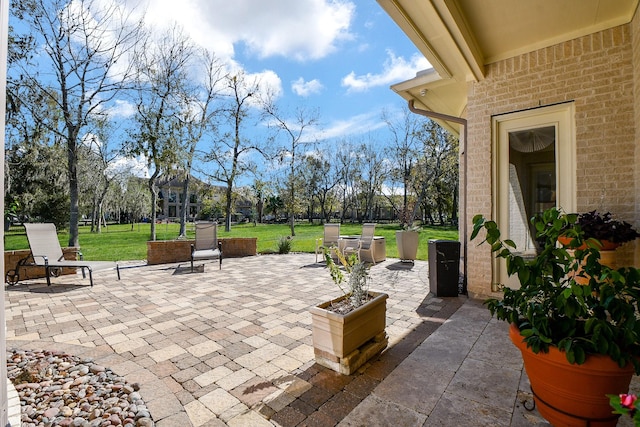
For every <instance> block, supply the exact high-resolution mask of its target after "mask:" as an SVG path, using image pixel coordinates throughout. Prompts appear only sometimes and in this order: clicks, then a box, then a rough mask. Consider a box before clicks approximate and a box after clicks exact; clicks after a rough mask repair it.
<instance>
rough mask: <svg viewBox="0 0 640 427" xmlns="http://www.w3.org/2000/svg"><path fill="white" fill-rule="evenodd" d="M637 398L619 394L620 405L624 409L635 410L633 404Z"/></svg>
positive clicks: (633, 395)
mask: <svg viewBox="0 0 640 427" xmlns="http://www.w3.org/2000/svg"><path fill="white" fill-rule="evenodd" d="M637 399H638V398H637V397H636V395H635V394H621V395H620V403H621V404H622V406H624V407H625V408H629V409H635V402H636V400H637Z"/></svg>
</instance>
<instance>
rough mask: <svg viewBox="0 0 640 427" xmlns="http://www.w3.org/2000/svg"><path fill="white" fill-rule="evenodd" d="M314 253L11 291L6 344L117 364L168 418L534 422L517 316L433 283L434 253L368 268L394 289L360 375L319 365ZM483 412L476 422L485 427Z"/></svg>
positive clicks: (325, 284)
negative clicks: (432, 287)
mask: <svg viewBox="0 0 640 427" xmlns="http://www.w3.org/2000/svg"><path fill="white" fill-rule="evenodd" d="M314 261H315V255H313V254H289V255H264V256H255V257H247V258H232V259H225V260H224V262H223V267H222V270H218V268H217V265H215V261H213V262H211V263H207V264H206V265H205V269H204V272H196V273H190V272H189V269H188V265H187V264H188V263H183V264H182V265H178V264H171V265H155V266H147V265H142V264H140V263H139V264H137V265H136V264H130V265H125V268H123V269H122V270H121V274H122V280H120V281H118V280H117V279H116V275H115V272H113V271H102V272H98V273H96V274H95V277H94V281H95V286H94V287H93V288H91V287H89V286H88V279H82V277H81V275H76V276H63V277H59V278H55V279H53V286H51V287H47V286H46V281H45V280H44V279H40V280H32V281H27V282H21V283H20V284H19V285H17V286H11V287H8V288H6V292H5V295H6V301H5V303H6V320H7V347H8V348H21V349H33V350H39V349H45V350H59V351H64V352H67V353H70V354H74V355H77V356H82V357H91V358H93V359H94V360H95V361H96V363H99V364H100V365H103V366H106V367H109V368H111V369H112V370H113V371H114V372H116V373H117V374H118V375H122V376H124V377H125V378H126V380H127V381H129V382H138V383H139V384H140V385H141V389H140V393H141V395H142V398H143V399H144V401H145V403H146V404H147V406H148V408H149V410H150V412H151V415H152V417H153V418H154V421H155V424H156V426H158V427H169V426H176V427H183V426H191V425H192V426H224V425H229V426H251V427H253V426H258V427H259V426H273V425H276V426H335V425H340V426H360V425H362V426H364V425H366V426H376V425H377V426H387V425H398V426H414V425H415V426H437V425H439V426H447V425H451V426H454V425H455V426H464V425H468V426H477V425H496V426H529V425H548V424H546V423H544V421H543V420H541V419H540V417H539V415H538V414H537V412H536V411H533V412H527V411H525V410H524V409H523V408H522V404H521V402H522V400H523V399H526V398H527V397H528V396H529V395H528V392H527V390H528V383H527V380H526V374H524V373H523V369H522V363H521V361H520V357H519V354H518V353H517V350H516V349H515V347H513V346H512V345H511V344H510V343H509V342H508V337H507V333H506V330H507V327H506V325H505V324H503V323H502V322H497V321H496V320H495V319H493V320H492V319H491V318H490V316H489V314H488V311H487V310H486V309H485V308H484V307H482V306H481V304H480V303H479V302H478V301H473V300H469V299H467V298H466V297H464V296H460V297H457V298H436V297H434V296H433V294H429V278H428V263H427V262H420V261H418V262H416V263H415V265H411V264H402V263H400V262H399V261H398V260H395V259H389V260H387V261H385V262H383V263H379V264H377V265H375V266H373V267H372V268H371V275H372V285H371V288H372V289H374V290H379V291H383V292H386V293H388V294H389V299H388V300H387V328H386V330H387V334H388V335H389V347H388V348H387V350H385V351H384V352H383V353H382V354H381V355H380V356H379V357H377V358H375V359H374V360H372V361H370V362H369V363H368V364H366V365H365V366H363V367H362V368H361V369H360V370H359V371H358V372H357V373H356V374H354V375H351V376H344V375H339V374H337V373H335V372H333V371H331V370H328V369H326V368H324V367H321V366H319V365H317V364H315V363H314V360H313V348H312V342H311V315H310V314H309V312H308V309H309V307H310V306H312V305H316V304H319V303H321V302H323V301H326V300H328V299H331V298H335V297H336V296H338V295H339V290H338V289H337V288H336V286H335V285H334V284H333V283H332V282H331V280H330V278H329V274H328V272H327V270H326V267H325V266H324V264H321V263H315V262H314ZM478 423H480V424H478Z"/></svg>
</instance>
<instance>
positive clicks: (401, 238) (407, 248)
mask: <svg viewBox="0 0 640 427" xmlns="http://www.w3.org/2000/svg"><path fill="white" fill-rule="evenodd" d="M419 237H420V235H419V234H418V232H417V231H409V230H400V231H396V245H397V247H398V258H400V260H401V261H415V259H416V256H417V255H418V241H419Z"/></svg>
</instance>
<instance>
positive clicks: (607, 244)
mask: <svg viewBox="0 0 640 427" xmlns="http://www.w3.org/2000/svg"><path fill="white" fill-rule="evenodd" d="M572 240H573V239H572V238H571V237H566V236H560V237H558V242H560V244H562V245H564V246H569V244H571V241H572ZM600 243H602V247H600V248H598V249H600V250H601V251H613V250H615V249H616V248H617V247H618V246H620V245H621V243H614V242H612V241H610V240H600ZM574 249H587V245H586V244H584V243H583V244H582V245H580V246H578V247H577V248H574Z"/></svg>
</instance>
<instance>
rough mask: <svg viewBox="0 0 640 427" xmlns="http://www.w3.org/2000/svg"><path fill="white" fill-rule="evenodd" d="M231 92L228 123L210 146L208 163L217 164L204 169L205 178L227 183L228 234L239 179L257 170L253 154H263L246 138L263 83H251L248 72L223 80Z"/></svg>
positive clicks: (226, 112) (225, 109)
mask: <svg viewBox="0 0 640 427" xmlns="http://www.w3.org/2000/svg"><path fill="white" fill-rule="evenodd" d="M223 81H224V82H225V83H224V85H225V87H226V92H227V97H228V98H227V101H226V102H225V105H224V106H223V107H222V109H221V110H220V115H221V116H222V120H223V121H224V123H223V124H222V126H221V128H220V129H219V132H217V133H216V134H214V136H213V137H212V140H211V141H210V146H209V149H208V150H207V152H206V153H205V155H204V160H205V161H206V162H211V163H213V166H214V169H213V170H202V171H201V172H203V173H204V174H205V175H207V176H209V177H210V178H212V179H213V180H215V181H218V182H222V183H224V184H225V186H226V187H225V208H224V216H225V224H224V228H225V231H231V214H232V209H233V195H234V193H233V189H234V186H235V184H236V180H237V179H238V178H239V177H241V176H243V175H245V174H246V173H247V172H248V171H250V170H255V167H254V165H253V163H252V162H251V159H250V157H249V156H248V155H249V153H251V152H258V153H263V150H262V148H261V147H260V145H259V144H258V143H257V142H254V141H252V140H250V139H248V138H247V137H246V136H245V126H247V123H246V122H247V121H248V120H249V118H250V117H251V114H252V111H254V109H255V105H254V104H252V102H251V101H252V99H254V97H255V96H256V94H257V93H258V90H259V82H258V81H257V80H255V79H254V80H250V79H249V78H248V77H247V76H246V75H245V74H244V73H242V72H241V73H238V74H235V75H231V74H229V75H226V76H225V77H224V79H223Z"/></svg>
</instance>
